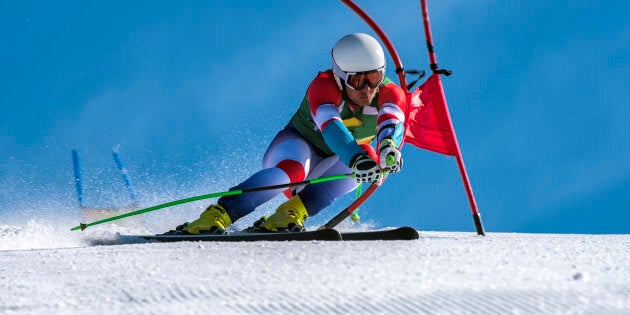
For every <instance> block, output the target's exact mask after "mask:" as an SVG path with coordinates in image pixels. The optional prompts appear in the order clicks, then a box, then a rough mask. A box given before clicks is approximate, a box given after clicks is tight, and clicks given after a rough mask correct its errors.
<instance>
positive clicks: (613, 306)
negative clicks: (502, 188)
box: [0, 226, 630, 314]
mask: <svg viewBox="0 0 630 315" xmlns="http://www.w3.org/2000/svg"><path fill="white" fill-rule="evenodd" d="M23 232H24V231H21V230H20V229H19V228H15V227H9V226H0V240H1V241H2V245H0V280H1V281H0V283H1V284H0V292H1V293H0V313H2V314H51V313H55V314H71V313H77V312H91V313H97V314H100V313H107V314H161V313H166V312H177V313H183V314H193V313H222V314H289V313H304V314H630V273H629V272H628V266H630V255H628V249H630V235H553V234H510V233H490V234H489V235H488V236H485V237H481V236H476V235H475V234H474V233H471V232H422V231H421V232H420V239H419V240H416V241H389V242H383V241H370V242H324V241H310V242H254V243H209V242H181V243H148V242H141V243H138V242H136V243H133V239H129V238H124V237H119V236H116V235H112V234H111V233H110V234H103V233H102V232H101V233H98V232H97V233H90V232H89V231H84V232H65V231H64V232H54V231H50V230H49V231H47V234H45V235H44V236H46V237H48V245H49V246H48V247H46V246H45V241H44V239H45V237H42V236H40V237H38V238H36V239H34V240H33V239H32V237H33V235H31V234H28V233H23ZM20 238H21V241H19V242H16V239H20ZM130 242H131V243H133V244H126V243H130ZM28 244H31V245H32V247H31V248H30V249H29V248H28Z"/></svg>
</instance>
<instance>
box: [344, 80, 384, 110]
mask: <svg viewBox="0 0 630 315" xmlns="http://www.w3.org/2000/svg"><path fill="white" fill-rule="evenodd" d="M346 92H347V93H348V97H349V98H350V99H351V100H352V101H353V102H355V103H356V104H357V105H359V106H368V105H370V104H371V103H372V100H373V99H374V96H376V92H378V87H375V88H372V87H370V86H369V85H368V84H366V85H365V86H363V89H360V90H353V89H346Z"/></svg>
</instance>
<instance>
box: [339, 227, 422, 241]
mask: <svg viewBox="0 0 630 315" xmlns="http://www.w3.org/2000/svg"><path fill="white" fill-rule="evenodd" d="M419 237H420V235H418V231H416V229H414V228H412V227H408V226H404V227H399V228H396V229H391V230H381V231H364V232H343V233H341V240H343V241H397V240H417V239H418V238H419Z"/></svg>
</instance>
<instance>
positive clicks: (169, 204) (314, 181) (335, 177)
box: [70, 174, 352, 231]
mask: <svg viewBox="0 0 630 315" xmlns="http://www.w3.org/2000/svg"><path fill="white" fill-rule="evenodd" d="M351 176H352V174H340V175H332V176H325V177H320V178H313V179H310V180H304V181H301V182H295V183H287V184H280V185H271V186H263V187H255V188H247V189H239V190H229V191H223V192H217V193H212V194H206V195H201V196H195V197H190V198H185V199H180V200H175V201H171V202H167V203H163V204H161V205H157V206H153V207H148V208H144V209H140V210H136V211H132V212H128V213H124V214H121V215H117V216H113V217H110V218H105V219H103V220H99V221H95V222H92V223H80V224H79V225H77V226H75V227H73V228H71V229H70V230H71V231H76V230H85V229H86V228H88V227H90V226H94V225H98V224H102V223H106V222H111V221H115V220H119V219H123V218H127V217H131V216H134V215H138V214H142V213H147V212H151V211H155V210H158V209H163V208H167V207H172V206H175V205H180V204H184V203H188V202H193V201H197V200H203V199H210V198H216V197H223V196H232V195H240V194H244V193H249V192H255V191H263V190H273V189H279V188H287V187H291V186H299V185H308V184H317V183H323V182H328V181H333V180H338V179H344V178H348V177H351Z"/></svg>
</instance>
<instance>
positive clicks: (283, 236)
mask: <svg viewBox="0 0 630 315" xmlns="http://www.w3.org/2000/svg"><path fill="white" fill-rule="evenodd" d="M136 236H137V237H141V238H143V239H146V240H151V241H159V242H185V241H189V242H197V241H199V242H255V241H340V240H341V234H340V233H339V232H338V231H337V230H334V229H323V230H315V231H306V232H263V233H260V232H236V233H234V234H223V235H222V234H199V235H189V234H157V235H136Z"/></svg>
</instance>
